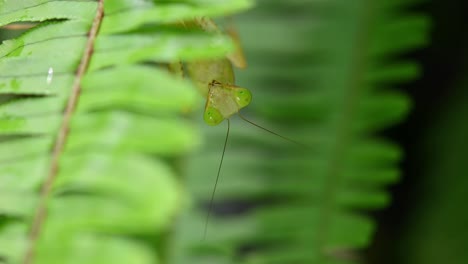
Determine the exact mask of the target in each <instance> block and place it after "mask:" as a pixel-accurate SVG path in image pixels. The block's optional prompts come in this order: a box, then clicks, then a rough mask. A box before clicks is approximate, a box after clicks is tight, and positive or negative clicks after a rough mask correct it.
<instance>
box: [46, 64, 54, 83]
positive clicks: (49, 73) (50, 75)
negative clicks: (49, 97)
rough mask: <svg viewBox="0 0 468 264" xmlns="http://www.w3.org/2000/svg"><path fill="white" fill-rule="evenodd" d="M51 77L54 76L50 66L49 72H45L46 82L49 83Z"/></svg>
mask: <svg viewBox="0 0 468 264" xmlns="http://www.w3.org/2000/svg"><path fill="white" fill-rule="evenodd" d="M53 77H54V69H53V68H52V67H50V68H49V72H48V74H47V84H50V83H51V82H52V78H53Z"/></svg>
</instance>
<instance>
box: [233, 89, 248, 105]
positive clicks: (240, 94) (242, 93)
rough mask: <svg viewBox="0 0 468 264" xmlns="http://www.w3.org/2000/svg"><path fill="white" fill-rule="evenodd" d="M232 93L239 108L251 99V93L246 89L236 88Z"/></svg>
mask: <svg viewBox="0 0 468 264" xmlns="http://www.w3.org/2000/svg"><path fill="white" fill-rule="evenodd" d="M234 94H235V98H236V102H237V104H238V105H239V108H243V107H246V106H247V105H249V104H250V102H251V101H252V94H251V93H250V91H249V90H248V89H245V88H236V89H235V91H234Z"/></svg>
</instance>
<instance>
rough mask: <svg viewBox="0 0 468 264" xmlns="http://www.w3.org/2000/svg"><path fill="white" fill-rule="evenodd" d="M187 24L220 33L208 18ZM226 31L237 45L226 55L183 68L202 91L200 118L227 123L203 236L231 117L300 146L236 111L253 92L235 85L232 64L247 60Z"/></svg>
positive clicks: (234, 36)
mask: <svg viewBox="0 0 468 264" xmlns="http://www.w3.org/2000/svg"><path fill="white" fill-rule="evenodd" d="M184 24H185V23H184ZM189 24H190V25H194V26H195V27H198V28H201V29H203V30H205V31H207V32H211V33H219V34H221V32H220V30H219V28H218V27H217V26H216V24H215V23H214V21H213V20H211V19H208V18H197V19H195V20H194V21H191V22H189ZM228 34H229V35H230V36H231V38H232V39H233V41H234V44H235V48H236V50H235V52H233V53H230V54H228V55H226V57H224V58H220V59H213V60H205V61H197V62H188V63H186V70H187V73H188V75H189V77H190V78H191V79H192V81H193V82H194V83H195V85H196V86H197V88H198V89H199V90H200V91H201V92H202V94H203V95H204V96H206V104H205V111H204V114H203V119H204V121H205V123H207V124H208V125H211V126H216V125H218V124H220V123H221V122H223V121H224V120H227V124H228V127H227V132H226V138H225V141H224V147H223V152H222V155H221V160H220V162H219V167H218V172H217V175H216V180H215V184H214V187H213V191H212V194H211V199H210V206H209V210H208V214H207V218H206V221H205V228H204V233H203V239H205V237H206V233H207V228H208V222H209V219H210V215H211V211H212V209H213V201H214V197H215V193H216V188H217V185H218V181H219V176H220V172H221V167H222V164H223V160H224V153H225V152H226V146H227V142H228V137H229V130H230V121H229V118H230V117H231V116H233V115H235V114H237V115H238V116H239V117H241V118H242V119H243V120H244V121H246V122H248V123H250V124H252V125H254V126H256V127H258V128H260V129H263V130H265V131H267V132H269V133H271V134H274V135H276V136H278V137H281V138H283V139H285V140H287V141H290V142H292V143H295V144H298V145H301V144H299V143H297V142H296V141H294V140H291V139H289V138H286V137H284V136H281V135H279V134H277V133H275V132H273V131H271V130H269V129H266V128H264V127H262V126H260V125H257V124H255V123H254V122H252V121H249V120H248V119H246V118H245V117H244V116H242V115H241V114H240V112H239V111H240V110H241V109H242V108H244V107H246V106H248V105H249V104H250V102H251V101H252V94H251V92H250V91H249V90H248V89H246V88H243V87H239V86H236V85H235V78H234V70H233V65H234V66H236V67H238V68H245V67H246V66H247V63H246V59H245V56H244V54H243V52H242V48H241V46H240V41H239V38H238V36H237V33H236V31H235V30H233V29H232V28H231V29H230V30H228Z"/></svg>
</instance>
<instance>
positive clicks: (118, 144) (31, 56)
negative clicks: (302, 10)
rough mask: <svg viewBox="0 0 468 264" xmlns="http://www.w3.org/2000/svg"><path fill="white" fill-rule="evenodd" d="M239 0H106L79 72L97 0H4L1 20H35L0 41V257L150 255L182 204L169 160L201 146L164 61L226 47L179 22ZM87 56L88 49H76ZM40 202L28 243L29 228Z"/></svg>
mask: <svg viewBox="0 0 468 264" xmlns="http://www.w3.org/2000/svg"><path fill="white" fill-rule="evenodd" d="M248 5H250V3H249V2H248V1H241V0H239V1H217V2H216V3H215V2H210V1H180V2H177V1H161V2H158V1H155V2H153V1H137V0H121V1H106V2H105V4H104V13H105V15H104V19H103V20H102V24H101V28H100V31H99V35H98V36H97V39H96V42H95V43H93V46H94V47H93V53H92V56H91V62H90V64H89V65H88V69H87V72H86V74H85V75H84V77H83V78H82V79H78V80H76V78H77V74H76V72H77V68H78V65H79V64H80V63H81V62H82V60H83V56H84V55H83V51H84V49H85V46H86V43H87V42H88V38H89V30H90V27H91V25H92V23H93V20H94V17H95V15H96V12H97V6H98V4H97V2H95V1H50V0H49V1H45V0H28V1H2V2H1V3H0V25H7V24H9V23H14V22H36V23H38V24H37V25H36V26H35V27H34V28H32V29H30V30H28V31H27V32H26V33H24V34H23V35H21V36H20V37H18V38H16V39H11V40H7V41H4V42H3V44H2V45H1V46H0V96H1V98H2V103H1V105H0V136H1V143H0V144H1V147H0V162H1V166H0V196H1V197H0V262H2V263H3V262H4V263H9V264H13V263H22V262H23V261H24V259H25V256H26V254H27V252H29V251H31V248H33V252H34V254H33V258H32V263H38V264H39V263H43V264H51V263H90V264H91V263H100V264H103V263H134V264H138V263H159V262H161V261H162V259H161V251H160V250H159V248H158V245H159V244H161V243H163V242H162V238H161V234H163V233H164V232H165V231H166V230H167V229H168V228H169V226H170V224H171V221H172V219H173V217H174V216H175V215H176V213H177V211H178V210H179V208H180V207H181V203H182V200H183V199H181V197H182V196H183V194H182V192H181V186H180V184H179V183H178V181H177V179H178V177H177V175H176V173H175V170H174V168H172V167H171V166H169V164H168V163H167V161H166V158H172V159H173V158H177V157H179V156H181V155H182V154H184V153H187V152H189V151H191V150H192V149H193V148H194V147H196V146H197V145H198V144H199V141H200V140H199V135H198V133H197V129H196V128H195V126H194V125H193V124H191V123H190V122H189V121H188V120H186V119H185V118H183V114H185V113H187V112H188V111H190V110H191V109H193V108H196V107H197V104H198V103H199V102H200V101H199V100H198V99H199V97H198V95H197V93H196V91H195V90H194V89H193V88H192V87H191V85H190V84H189V83H187V82H184V81H182V80H179V79H176V78H174V77H172V76H171V75H170V74H169V73H168V72H167V70H166V69H165V67H163V66H161V65H164V63H168V62H172V61H176V60H193V59H200V58H212V57H219V56H224V55H225V53H226V52H227V51H229V50H230V49H231V46H232V45H231V43H230V42H229V41H228V39H227V38H225V37H222V36H219V35H209V34H205V33H201V32H193V31H188V30H181V29H180V28H177V27H176V26H175V24H176V23H177V22H180V21H182V20H186V19H191V18H193V17H195V16H208V15H210V16H211V15H216V16H219V15H224V14H228V13H231V12H235V11H237V10H240V9H243V8H245V7H247V6H248ZM85 56H86V55H85ZM76 81H78V82H79V83H80V86H81V92H80V94H79V100H78V105H77V108H76V110H75V111H74V113H73V115H72V118H71V123H70V129H69V131H68V133H67V138H66V145H65V149H64V152H63V153H62V155H61V156H60V159H59V161H60V162H59V171H58V174H57V176H56V178H55V180H54V181H53V182H52V183H51V184H52V191H51V194H50V198H49V199H48V200H47V202H46V204H45V205H40V204H38V201H39V195H40V194H39V193H40V192H39V190H40V188H41V186H43V185H44V184H45V181H46V177H47V175H48V174H50V171H51V165H50V162H51V161H50V159H51V156H52V154H51V150H52V148H53V147H54V145H55V144H56V141H57V134H58V132H59V129H60V127H61V124H62V122H64V107H65V105H66V103H67V101H68V100H69V98H70V94H71V93H72V92H73V91H71V88H72V87H73V83H74V82H76ZM38 206H45V207H46V211H47V215H46V218H45V222H44V224H43V225H42V226H41V227H40V234H39V236H38V239H37V241H35V240H31V235H30V234H31V226H32V222H33V221H34V219H35V215H36V214H37V212H38Z"/></svg>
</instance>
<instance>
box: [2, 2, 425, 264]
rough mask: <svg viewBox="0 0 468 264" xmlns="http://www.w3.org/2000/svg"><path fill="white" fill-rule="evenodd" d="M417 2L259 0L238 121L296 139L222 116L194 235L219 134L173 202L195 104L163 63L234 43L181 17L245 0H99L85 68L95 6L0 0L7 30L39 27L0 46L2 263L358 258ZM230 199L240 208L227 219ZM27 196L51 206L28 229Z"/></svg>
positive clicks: (195, 139)
mask: <svg viewBox="0 0 468 264" xmlns="http://www.w3.org/2000/svg"><path fill="white" fill-rule="evenodd" d="M416 2H417V1H411V0H407V1H404V0H399V1H395V0H380V1H370V0H368V1H365V0H359V1H358V0H356V1H310V2H307V3H306V2H304V3H303V2H301V1H270V0H269V1H265V3H263V2H261V3H260V5H259V7H258V8H257V10H256V11H253V12H252V13H249V14H247V15H245V16H243V17H241V18H240V19H239V20H238V21H239V22H240V30H241V35H242V36H243V42H244V44H245V46H246V48H245V49H246V51H247V57H248V59H249V63H250V66H249V67H250V69H249V70H248V71H246V72H242V73H241V74H240V75H238V78H237V80H238V82H237V84H238V85H241V86H242V87H249V88H251V89H252V90H253V96H254V101H253V102H254V103H253V104H252V106H251V107H249V108H247V109H246V111H250V112H246V115H249V116H258V117H257V118H253V119H254V120H255V121H256V122H258V123H259V124H261V125H265V126H266V127H268V128H271V129H272V130H274V131H277V132H279V133H281V134H284V135H286V136H288V137H290V138H293V139H295V140H297V141H299V142H302V143H304V144H305V145H307V147H306V148H301V147H297V146H293V145H291V144H289V142H283V141H281V140H279V139H278V138H274V137H270V136H269V135H265V134H264V132H263V131H258V130H255V128H252V127H249V126H242V125H241V124H240V123H237V122H233V129H232V131H233V133H232V134H231V144H230V146H229V148H228V153H227V156H226V160H225V163H224V168H223V172H222V180H221V185H220V188H219V189H218V192H217V193H218V196H217V197H216V199H217V201H221V202H219V204H217V205H216V206H215V217H214V219H212V221H211V222H210V225H209V229H208V235H207V239H206V241H200V240H201V239H202V234H203V226H204V221H205V220H206V219H205V213H206V212H205V211H204V210H199V209H198V208H197V207H196V205H197V203H206V201H207V200H208V199H209V196H210V194H211V188H212V184H213V177H214V176H215V172H216V166H217V164H218V161H219V157H220V150H221V144H222V142H223V140H224V139H223V138H221V137H224V130H223V129H222V128H221V129H220V130H215V128H211V127H210V128H209V129H210V131H208V132H207V134H208V137H209V139H210V140H209V142H207V143H208V147H207V148H206V149H205V151H204V152H202V153H200V154H198V155H197V156H196V157H194V158H193V159H192V160H191V162H190V164H191V165H190V170H189V175H188V176H187V177H186V181H187V186H188V188H189V191H190V194H193V196H194V197H195V198H194V201H193V203H192V205H193V206H192V207H191V208H190V209H189V210H182V209H185V206H184V205H185V202H186V197H187V196H188V195H187V194H186V191H185V190H184V188H183V187H182V185H181V184H180V182H179V179H180V178H181V177H179V174H180V171H181V170H182V168H181V167H180V165H179V166H178V167H176V166H174V164H182V162H180V160H179V158H180V157H183V156H185V155H187V154H188V153H190V152H191V151H193V150H194V149H195V148H196V147H197V146H198V145H199V144H200V141H201V139H200V136H199V133H198V130H197V128H196V126H195V124H193V123H192V122H190V121H189V120H187V119H186V118H185V117H184V115H186V114H187V112H188V111H190V110H192V109H196V108H197V105H201V104H202V103H201V102H200V100H198V99H199V98H198V97H197V95H196V93H197V92H196V90H195V89H194V88H193V87H192V86H191V85H190V84H189V83H187V82H184V81H182V80H179V79H177V78H175V77H173V76H171V75H170V74H168V73H167V70H166V68H165V66H164V65H165V64H166V63H171V62H174V61H178V60H184V61H193V60H197V59H209V58H218V57H221V56H224V55H225V54H226V53H227V52H229V51H231V50H232V48H233V45H232V43H231V42H230V41H229V40H228V39H227V38H225V37H223V36H219V35H213V34H207V33H203V32H199V31H194V30H188V29H182V28H181V27H178V26H177V25H176V23H178V22H180V21H183V20H190V19H193V18H194V17H200V16H210V17H213V16H214V17H216V16H224V15H229V14H233V13H235V12H237V11H239V10H242V9H245V8H247V7H249V6H250V5H251V3H250V1H247V0H230V1H228V0H222V1H220V0H185V1H175V0H173V1H171V0H165V1H149V0H146V1H145V0H107V1H106V2H105V6H104V8H105V12H104V13H105V16H104V19H103V20H102V24H101V26H100V31H99V34H98V36H97V38H96V41H95V43H94V45H93V53H92V56H91V58H90V59H91V61H90V63H89V65H88V68H87V72H86V74H85V75H84V76H83V78H78V79H77V77H76V76H78V75H77V69H78V67H79V65H80V63H81V62H82V61H83V58H84V57H86V56H87V55H86V54H87V53H86V52H85V47H86V45H87V42H88V40H89V35H88V33H89V31H90V28H91V26H92V23H93V20H94V18H95V15H96V10H97V2H95V1H50V0H22V1H1V2H0V26H3V25H7V24H9V23H12V22H31V21H33V22H41V23H40V24H39V25H38V26H36V27H35V28H33V29H30V30H28V31H27V32H26V33H25V34H23V35H21V36H20V37H18V38H16V39H11V40H7V41H5V42H4V43H3V44H2V45H1V46H0V102H1V104H0V113H1V114H0V144H2V147H1V148H0V162H1V163H2V165H1V166H0V263H8V264H14V263H22V262H23V261H24V259H25V256H26V255H27V252H29V251H30V249H31V248H33V249H34V252H35V254H34V257H33V263H38V264H51V263H67V264H68V263H90V264H92V263H132V264H139V263H160V262H163V263H232V262H239V263H320V264H324V263H355V262H357V259H359V256H357V255H356V254H355V253H354V250H356V249H361V248H365V247H366V246H367V245H368V244H369V242H370V239H371V236H372V232H373V229H374V223H373V220H372V219H371V218H370V217H369V216H367V215H366V213H365V211H366V210H370V209H377V208H382V207H383V206H386V205H387V204H388V203H389V200H390V198H389V197H388V194H387V193H386V192H385V190H384V188H385V186H387V185H388V184H390V183H393V182H395V181H396V180H397V179H398V175H399V172H398V170H397V167H396V164H397V162H398V161H399V160H400V158H401V153H400V150H399V149H398V147H397V146H395V145H394V144H392V143H389V142H387V141H385V140H382V139H380V138H378V137H377V136H376V135H375V134H376V133H377V132H379V131H381V130H383V129H385V128H387V127H388V126H390V125H392V124H394V123H395V122H398V121H399V120H401V119H402V118H403V116H404V115H405V113H406V112H407V111H408V108H409V102H408V99H407V97H406V96H405V95H404V94H402V93H400V92H398V91H396V90H395V89H392V87H393V86H395V85H396V84H398V83H400V82H402V81H407V80H411V79H413V78H415V77H417V75H418V73H419V69H418V67H417V65H416V63H415V62H413V61H406V60H404V59H401V57H400V56H401V55H403V54H405V52H408V51H410V50H412V49H414V48H417V47H419V46H421V45H423V44H424V43H425V42H426V34H427V29H428V21H427V18H426V17H424V16H421V15H415V14H410V13H408V11H406V10H407V8H409V7H410V6H411V5H412V4H414V3H416ZM74 83H78V84H79V85H80V87H81V92H80V93H79V94H76V93H75V92H74V91H73V90H72V88H73V87H74ZM73 95H79V97H78V104H77V106H76V109H75V110H74V111H73V114H72V116H71V122H70V128H69V130H68V131H67V133H66V144H65V145H64V150H63V152H62V153H61V154H60V156H59V164H58V168H59V170H58V172H57V175H56V177H55V178H54V180H53V181H52V182H51V184H49V185H50V187H51V193H50V195H49V196H47V197H46V198H47V199H46V200H45V203H44V204H41V203H40V202H39V201H40V197H41V191H40V190H41V186H44V184H45V185H46V186H47V183H46V182H47V178H48V175H50V174H54V170H53V166H52V165H51V164H53V161H52V160H51V158H52V157H53V156H52V153H53V152H52V150H53V149H54V146H56V145H57V135H58V134H59V132H60V131H61V130H62V129H61V127H62V125H63V122H66V120H65V121H64V116H65V115H64V112H65V113H66V111H64V109H65V105H66V104H67V102H68V101H69V99H70V98H71V96H73ZM260 116H261V117H262V119H260ZM199 119H200V120H201V118H199ZM218 132H220V133H218ZM229 204H234V205H235V206H239V205H242V207H243V208H242V209H243V210H242V212H241V213H239V214H236V215H234V216H231V217H222V216H223V214H222V213H220V212H219V211H220V208H221V209H223V208H224V209H226V208H228V209H229ZM38 208H43V209H47V210H46V212H47V215H46V218H45V222H44V223H43V224H42V225H41V226H40V227H41V228H40V233H39V236H38V239H37V240H35V239H31V237H33V236H32V235H31V232H32V230H31V229H32V224H33V222H34V221H35V220H34V219H36V218H37V216H36V214H37V212H38V210H39V209H38ZM177 217H178V218H177ZM176 218H177V219H178V220H179V221H178V222H177V224H174V219H176ZM174 228H176V229H175V230H174V233H175V235H174V237H169V236H168V234H169V233H171V232H170V231H172V230H173V229H174Z"/></svg>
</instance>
